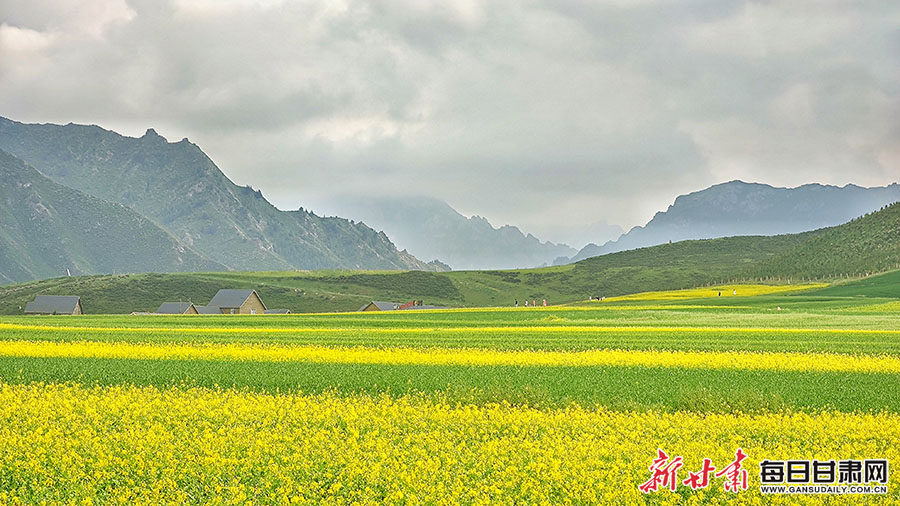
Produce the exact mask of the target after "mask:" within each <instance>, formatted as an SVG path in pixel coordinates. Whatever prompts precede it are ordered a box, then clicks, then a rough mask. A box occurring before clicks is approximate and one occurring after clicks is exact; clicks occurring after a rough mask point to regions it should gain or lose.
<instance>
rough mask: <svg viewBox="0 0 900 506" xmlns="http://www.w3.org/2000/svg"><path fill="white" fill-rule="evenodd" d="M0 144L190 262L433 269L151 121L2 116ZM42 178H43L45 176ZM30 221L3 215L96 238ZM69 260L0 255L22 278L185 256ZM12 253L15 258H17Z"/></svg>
mask: <svg viewBox="0 0 900 506" xmlns="http://www.w3.org/2000/svg"><path fill="white" fill-rule="evenodd" d="M0 149H2V150H4V151H6V152H7V153H8V154H9V155H12V156H13V157H16V158H18V159H20V160H21V161H22V162H25V163H26V164H27V165H28V166H31V167H33V168H34V169H37V170H36V171H34V170H25V169H22V167H23V166H24V165H23V164H20V163H17V162H14V161H12V160H9V159H5V163H6V164H7V165H8V167H7V170H13V171H15V170H18V169H20V172H21V174H19V175H18V176H17V177H18V181H19V182H20V183H21V184H22V185H25V184H28V182H29V181H28V179H29V178H32V179H36V178H38V176H42V177H45V178H47V179H49V180H51V181H52V182H54V183H56V184H58V185H62V186H65V187H68V188H70V189H74V190H77V191H79V192H82V193H84V194H87V195H90V196H92V197H94V198H95V199H100V200H103V201H106V203H108V204H109V203H114V204H119V206H118V207H116V208H113V207H109V206H106V205H102V204H100V203H98V202H96V201H94V200H92V201H91V202H92V204H91V206H92V209H93V210H92V211H91V212H96V213H99V214H97V215H96V216H95V217H96V221H97V223H99V224H100V225H99V226H100V227H101V228H102V227H103V226H105V224H106V223H112V222H116V221H117V220H118V221H121V220H122V219H123V218H122V216H119V215H121V214H122V213H121V212H120V213H119V215H116V216H113V215H112V214H110V215H109V216H107V217H106V219H104V218H103V217H102V215H103V214H104V213H106V212H107V211H109V210H111V209H118V210H119V211H122V209H123V208H122V206H124V207H125V208H127V210H130V211H131V212H133V213H135V214H137V215H139V216H140V217H144V218H145V219H144V220H138V219H136V218H135V220H136V221H134V223H133V225H134V226H135V227H136V228H144V227H147V228H154V227H155V228H159V229H162V230H163V231H165V232H166V234H164V235H159V234H158V231H153V232H144V231H135V234H137V235H138V236H141V235H142V234H146V235H145V237H155V238H157V239H158V240H154V241H149V240H148V241H145V242H143V247H144V248H145V249H146V250H148V251H166V250H168V249H169V248H170V247H173V244H176V245H178V246H177V247H178V248H183V247H186V249H185V250H184V251H185V252H186V253H184V255H188V256H191V255H189V254H188V253H187V252H193V253H194V254H196V255H197V263H196V264H192V265H193V267H192V268H210V269H212V268H219V269H235V270H259V269H263V270H290V269H388V270H393V269H400V270H410V269H412V270H433V269H435V267H434V266H433V265H428V264H425V263H423V262H421V261H419V260H418V259H417V258H415V257H414V256H413V255H411V254H409V253H407V252H405V251H398V250H397V248H396V247H395V246H394V244H393V243H392V242H391V241H390V239H388V237H387V236H386V235H385V234H384V233H380V232H376V231H375V230H372V229H371V228H369V227H367V226H365V225H363V224H360V223H354V222H351V221H350V220H346V219H343V218H336V217H330V218H324V217H320V216H317V215H315V214H314V213H311V212H309V211H305V210H303V209H302V208H301V209H298V210H296V211H281V210H279V209H277V208H275V207H274V206H273V205H272V204H270V203H269V202H268V201H267V200H266V199H265V198H264V197H263V196H262V193H261V192H259V191H257V190H254V189H252V188H250V187H240V186H237V185H235V184H234V183H233V182H231V180H229V179H228V178H227V177H226V176H225V175H224V174H223V173H222V172H221V171H220V170H219V168H218V167H217V166H216V165H215V164H214V163H213V162H212V160H210V159H209V157H208V156H206V154H205V153H204V152H203V151H202V150H201V149H200V148H199V147H198V146H197V145H195V144H193V143H191V142H190V141H188V140H187V139H183V140H181V141H180V142H175V143H171V142H168V141H167V140H166V139H165V138H163V137H162V136H160V135H159V134H157V133H156V132H155V131H154V130H153V129H149V130H147V132H146V133H145V134H144V135H143V136H142V137H140V138H133V137H126V136H123V135H119V134H118V133H115V132H112V131H109V130H104V129H102V128H100V127H98V126H86V125H75V124H71V123H70V124H68V125H52V124H23V123H19V122H16V121H12V120H9V119H5V118H0ZM35 184H37V183H35ZM39 186H42V187H43V186H47V184H46V182H44V181H41V183H40V185H39ZM56 193H59V192H56ZM72 195H74V194H72ZM70 197H71V196H70ZM28 198H30V199H31V200H30V202H32V204H33V205H31V208H32V209H34V208H36V207H39V205H42V204H41V198H42V194H31V195H30V197H28ZM71 198H74V197H71ZM22 202H24V201H22ZM71 202H75V200H71ZM95 204H96V205H95ZM44 207H48V208H49V206H46V205H44ZM110 212H111V211H110ZM36 223H37V222H36V221H34V220H33V219H22V220H6V219H4V220H3V223H2V236H3V237H7V238H13V237H18V238H20V239H24V240H28V241H31V242H32V245H31V246H30V249H39V248H43V247H46V245H48V244H53V243H59V244H65V249H67V250H72V251H75V250H79V249H81V250H84V251H88V250H89V249H90V248H91V247H92V246H90V245H87V244H85V243H86V242H89V240H90V238H86V239H87V240H84V241H77V243H78V244H76V243H75V242H73V241H74V239H72V238H69V240H68V241H63V239H64V237H63V236H59V235H53V234H51V235H46V236H40V237H42V239H41V240H39V241H38V240H34V239H32V238H34V237H39V235H36V233H35V231H34V230H33V229H32V228H31V227H32V225H35V224H36ZM63 228H66V227H65V226H63V225H62V224H59V225H57V226H54V227H53V228H48V229H46V230H45V232H46V233H50V231H51V230H62V229H63ZM173 238H174V239H175V240H176V242H175V243H173V242H172V240H173ZM129 240H130V236H128V235H127V234H126V235H123V236H122V243H123V244H125V243H127V242H128V241H129ZM20 243H21V241H20ZM10 244H11V243H10ZM9 247H12V246H9ZM135 247H136V246H135ZM20 250H21V248H20ZM11 251H12V250H11ZM113 251H115V248H113ZM29 258H36V257H29ZM69 260H72V259H70V258H66V257H65V255H63V256H57V257H54V259H53V260H51V259H50V258H47V257H44V259H43V260H41V262H38V263H40V264H41V265H40V266H39V265H38V264H37V263H32V265H31V266H29V265H27V264H29V262H30V261H29V260H26V259H25V258H15V257H14V259H11V257H7V256H6V255H4V259H3V260H2V261H0V272H3V273H4V274H3V275H4V276H5V277H6V278H8V279H11V280H15V281H19V280H26V279H34V277H35V276H44V275H47V273H48V272H54V273H56V274H57V275H63V274H65V272H66V271H65V269H66V268H69V269H72V268H73V267H74V268H75V270H76V271H78V272H79V273H95V272H110V271H120V272H121V271H124V272H135V271H150V270H157V269H161V270H166V271H180V270H184V267H183V265H184V262H185V261H188V259H187V257H183V258H182V264H179V263H177V262H174V263H170V264H164V265H161V264H158V263H157V264H151V263H147V264H140V263H139V264H138V265H134V264H130V263H128V262H125V261H123V262H122V263H115V262H113V263H104V262H100V263H92V262H84V261H82V262H80V263H79V262H74V263H73V262H69ZM200 260H204V261H203V262H200ZM13 262H15V263H16V264H21V265H18V267H14V266H13V265H12V263H13ZM188 263H189V264H190V263H191V261H188ZM101 266H102V267H101ZM201 266H202V267H201ZM32 267H33V268H32ZM82 269H83V270H82ZM6 272H10V273H13V272H15V274H9V275H7V274H5V273H6ZM39 273H40V274H39Z"/></svg>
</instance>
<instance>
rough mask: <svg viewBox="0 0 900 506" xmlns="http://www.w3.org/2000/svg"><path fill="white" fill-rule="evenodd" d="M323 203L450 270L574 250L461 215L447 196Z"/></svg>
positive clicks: (525, 262) (508, 265) (514, 263)
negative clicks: (448, 267)
mask: <svg viewBox="0 0 900 506" xmlns="http://www.w3.org/2000/svg"><path fill="white" fill-rule="evenodd" d="M326 207H327V208H328V209H329V210H334V211H335V212H338V213H339V214H340V215H341V216H346V217H348V218H353V219H356V220H360V221H362V222H364V223H365V224H366V225H369V226H370V227H372V228H374V229H376V230H383V231H384V232H385V233H386V234H387V235H388V237H390V238H391V239H392V240H393V241H394V242H395V243H396V244H397V246H398V247H400V248H405V249H407V250H409V252H410V253H412V254H413V255H415V256H416V257H418V258H422V259H433V258H437V259H440V260H441V261H442V262H445V263H447V264H449V265H450V266H451V267H452V268H453V269H454V270H459V269H515V268H527V267H538V266H540V265H545V264H550V263H552V262H553V260H554V259H556V258H557V257H559V256H569V255H573V254H575V253H576V251H577V250H575V249H574V248H572V247H570V246H568V245H565V244H554V243H551V242H549V241H547V242H544V241H541V240H540V239H538V238H536V237H535V236H533V235H531V234H525V233H523V232H522V231H521V230H519V229H518V228H517V227H514V226H511V225H503V226H501V227H499V228H495V227H494V226H493V225H491V223H490V222H489V221H488V220H487V219H485V218H483V217H481V216H472V217H470V218H466V217H465V216H463V215H462V214H460V213H459V212H458V211H456V210H455V209H453V208H452V207H450V205H449V204H447V203H446V202H443V201H441V200H438V199H435V198H430V197H425V196H399V197H377V196H343V197H338V198H334V199H331V200H330V201H329V202H328V203H327V204H326Z"/></svg>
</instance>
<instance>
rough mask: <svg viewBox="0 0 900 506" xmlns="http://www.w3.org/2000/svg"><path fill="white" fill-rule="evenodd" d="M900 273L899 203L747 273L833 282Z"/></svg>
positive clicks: (829, 230)
mask: <svg viewBox="0 0 900 506" xmlns="http://www.w3.org/2000/svg"><path fill="white" fill-rule="evenodd" d="M889 269H900V202H897V203H894V204H891V205H888V206H885V207H883V208H882V209H881V210H879V211H878V212H875V213H871V214H867V215H865V216H862V217H860V218H857V219H854V220H852V221H850V222H849V223H846V224H844V225H840V226H837V227H831V228H825V229H821V230H817V231H815V232H814V234H813V235H812V237H811V238H810V239H809V240H807V241H804V242H803V243H801V244H799V245H797V246H795V247H793V248H790V249H789V250H787V251H785V252H783V253H781V254H780V255H778V256H777V257H775V258H771V259H769V260H767V261H765V262H761V263H760V264H759V265H756V266H754V267H753V269H752V270H750V271H748V272H749V273H751V274H752V275H754V276H779V277H785V276H791V275H793V276H802V277H805V278H834V277H857V276H868V275H869V274H871V273H875V272H883V271H886V270H889Z"/></svg>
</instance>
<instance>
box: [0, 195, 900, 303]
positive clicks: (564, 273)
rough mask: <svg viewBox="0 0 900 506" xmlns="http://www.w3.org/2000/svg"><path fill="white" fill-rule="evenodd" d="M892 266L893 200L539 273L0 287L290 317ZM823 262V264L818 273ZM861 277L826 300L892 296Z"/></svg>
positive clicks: (74, 281) (162, 277) (578, 296)
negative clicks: (840, 218) (842, 215)
mask: <svg viewBox="0 0 900 506" xmlns="http://www.w3.org/2000/svg"><path fill="white" fill-rule="evenodd" d="M866 252H871V254H868V253H866ZM897 264H900V204H898V205H893V206H889V207H887V208H886V209H884V210H882V211H879V212H876V213H873V214H871V215H869V216H866V217H864V218H860V219H858V220H853V221H851V222H849V223H847V224H844V225H841V226H839V227H833V228H829V229H823V230H817V231H812V232H804V233H801V234H786V235H779V236H771V237H760V236H750V237H726V238H718V239H706V240H692V241H682V242H678V243H673V244H663V245H660V246H653V247H649V248H640V249H636V250H629V251H622V252H618V253H612V254H608V255H603V256H599V257H594V258H589V259H587V260H583V261H581V262H578V263H575V264H569V265H563V266H556V267H546V268H541V269H524V270H508V271H454V272H447V273H428V272H412V273H411V272H407V273H402V272H398V273H383V272H381V273H371V272H354V273H348V272H322V271H320V272H294V271H292V272H215V273H177V274H137V275H129V276H89V277H81V278H57V279H51V280H44V281H38V282H33V283H24V284H17V285H8V286H2V287H0V314H21V307H23V306H24V304H25V303H26V302H27V301H28V300H31V299H32V298H33V297H34V295H36V294H41V293H45V294H60V295H62V294H78V295H82V296H83V297H85V301H86V304H85V307H86V308H89V309H86V310H87V311H88V312H91V313H103V312H130V311H134V310H140V309H145V310H146V309H153V308H155V307H158V306H159V304H160V303H161V302H163V301H165V300H173V299H172V298H173V297H175V298H176V299H177V300H193V301H200V302H203V301H206V300H209V297H211V296H212V294H213V293H215V291H216V290H217V289H218V288H231V287H240V288H257V289H258V291H259V293H260V295H261V296H262V298H263V300H265V301H266V302H267V304H268V303H269V302H271V304H270V305H271V306H277V307H286V308H289V309H291V310H292V311H294V312H303V311H353V310H356V309H358V308H359V307H360V306H361V305H362V303H363V302H365V301H370V300H391V301H400V302H403V301H410V300H424V301H425V302H426V303H428V304H437V305H446V306H469V307H472V306H511V305H512V304H513V302H514V301H515V300H517V299H518V300H519V301H520V302H521V301H524V300H525V299H529V300H530V299H535V300H536V301H541V300H542V299H547V300H548V302H549V303H550V304H559V303H565V302H575V301H585V300H587V298H588V297H589V296H590V297H597V296H614V295H625V294H630V293H638V292H648V291H656V290H675V289H681V288H692V287H697V286H703V285H708V284H713V285H715V284H721V283H731V282H742V281H746V282H759V279H758V278H760V277H762V278H772V279H775V280H776V282H777V281H778V278H781V282H786V281H788V279H790V280H793V281H794V282H797V281H799V280H804V279H809V278H819V279H820V280H821V279H829V280H830V279H834V280H840V279H842V278H843V277H844V276H846V274H847V273H859V274H862V275H865V274H866V273H875V272H879V271H880V270H886V269H893V268H896V265H897ZM822 265H824V266H826V267H825V268H820V266H822ZM876 278H878V279H877V280H876ZM864 279H865V280H870V281H861V282H858V283H850V284H843V285H835V287H834V289H835V290H837V292H838V293H835V294H834V295H839V296H842V297H846V296H849V295H857V294H863V295H870V296H875V297H892V296H895V295H896V294H897V293H898V292H897V289H896V287H895V286H893V285H894V284H893V283H892V281H896V280H897V279H900V278H898V276H897V274H896V273H894V274H887V275H884V276H870V277H866V278H864ZM873 284H874V286H868V285H873ZM853 285H855V286H853ZM867 286H868V288H867ZM838 287H840V288H838ZM826 290H832V289H831V288H829V289H826ZM824 292H825V291H823V293H824ZM892 294H893V295H892ZM808 295H809V296H810V297H815V295H814V294H811V293H810V294H808ZM727 300H730V299H729V298H727V297H723V300H722V301H718V302H719V303H725V302H727ZM735 300H736V301H741V300H744V299H740V298H738V299H735ZM800 300H801V299H799V298H798V301H800ZM785 302H786V301H780V302H779V303H778V304H779V305H784V304H785ZM88 303H89V304H88ZM799 303H800V302H798V304H799ZM773 305H774V304H773Z"/></svg>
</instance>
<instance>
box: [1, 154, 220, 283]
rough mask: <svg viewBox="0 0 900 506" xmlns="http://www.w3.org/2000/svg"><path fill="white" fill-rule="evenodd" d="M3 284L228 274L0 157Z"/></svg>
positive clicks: (130, 215) (140, 224)
mask: <svg viewBox="0 0 900 506" xmlns="http://www.w3.org/2000/svg"><path fill="white" fill-rule="evenodd" d="M0 180H2V181H3V184H2V185H0V216H2V217H3V219H2V220H0V282H2V283H8V282H16V281H26V280H31V279H36V278H46V277H52V276H59V275H61V274H65V273H66V269H69V270H70V271H71V272H72V273H73V274H95V273H102V272H146V271H157V272H172V271H196V270H223V269H225V267H224V266H223V265H222V264H219V263H217V262H213V261H211V260H208V259H206V258H204V257H202V256H201V255H199V254H197V253H196V252H195V251H193V250H192V249H191V248H189V247H187V246H185V245H184V244H182V243H181V242H179V241H178V240H177V239H175V238H174V237H172V236H171V235H169V234H168V233H167V232H165V231H164V230H162V229H160V228H159V227H158V226H156V225H155V224H154V223H153V222H151V221H150V220H148V219H146V218H144V217H143V216H141V215H139V214H137V213H135V212H134V211H132V210H130V209H128V208H127V207H125V206H123V205H121V204H114V203H111V202H106V201H103V200H100V199H97V198H94V197H91V196H88V195H85V194H83V193H81V192H78V191H76V190H73V189H71V188H67V187H65V186H62V185H59V184H56V183H54V182H53V181H51V180H49V179H47V178H46V177H44V176H43V175H42V174H40V173H39V172H38V171H37V170H35V169H34V168H33V167H29V166H28V165H27V164H25V163H24V162H23V161H21V160H19V159H17V158H15V157H13V156H12V155H10V154H9V153H6V152H5V151H0Z"/></svg>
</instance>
